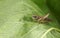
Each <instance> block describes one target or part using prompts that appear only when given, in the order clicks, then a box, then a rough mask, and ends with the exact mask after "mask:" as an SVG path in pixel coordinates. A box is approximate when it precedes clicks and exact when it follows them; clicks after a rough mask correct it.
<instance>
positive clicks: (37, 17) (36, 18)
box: [32, 15, 41, 20]
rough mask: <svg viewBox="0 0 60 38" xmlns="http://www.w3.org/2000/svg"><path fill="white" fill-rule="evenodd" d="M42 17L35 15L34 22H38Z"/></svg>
mask: <svg viewBox="0 0 60 38" xmlns="http://www.w3.org/2000/svg"><path fill="white" fill-rule="evenodd" d="M40 18H41V17H40V16H37V15H33V16H32V19H34V20H38V19H40Z"/></svg>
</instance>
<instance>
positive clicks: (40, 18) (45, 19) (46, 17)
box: [32, 13, 51, 23]
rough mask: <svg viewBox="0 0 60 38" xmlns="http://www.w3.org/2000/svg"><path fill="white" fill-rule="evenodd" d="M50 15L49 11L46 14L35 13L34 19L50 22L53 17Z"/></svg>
mask: <svg viewBox="0 0 60 38" xmlns="http://www.w3.org/2000/svg"><path fill="white" fill-rule="evenodd" d="M48 16H49V13H48V14H46V15H45V16H37V15H33V17H32V18H33V20H36V21H38V22H41V23H46V22H50V21H51V19H49V18H48Z"/></svg>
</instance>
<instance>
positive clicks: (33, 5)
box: [0, 0, 60, 38]
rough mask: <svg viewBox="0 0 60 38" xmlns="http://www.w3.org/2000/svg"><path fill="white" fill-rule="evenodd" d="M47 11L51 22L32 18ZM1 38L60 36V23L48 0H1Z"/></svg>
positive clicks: (50, 37) (52, 37) (48, 37)
mask: <svg viewBox="0 0 60 38" xmlns="http://www.w3.org/2000/svg"><path fill="white" fill-rule="evenodd" d="M47 13H49V14H50V15H49V17H48V18H51V20H52V21H51V22H48V23H39V22H35V20H33V19H32V16H33V15H40V16H44V15H46V14H47ZM0 38H60V29H59V23H58V21H57V19H56V17H55V16H54V15H53V14H52V12H51V11H50V9H49V8H48V6H47V5H46V0H38V1H37V0H0Z"/></svg>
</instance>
